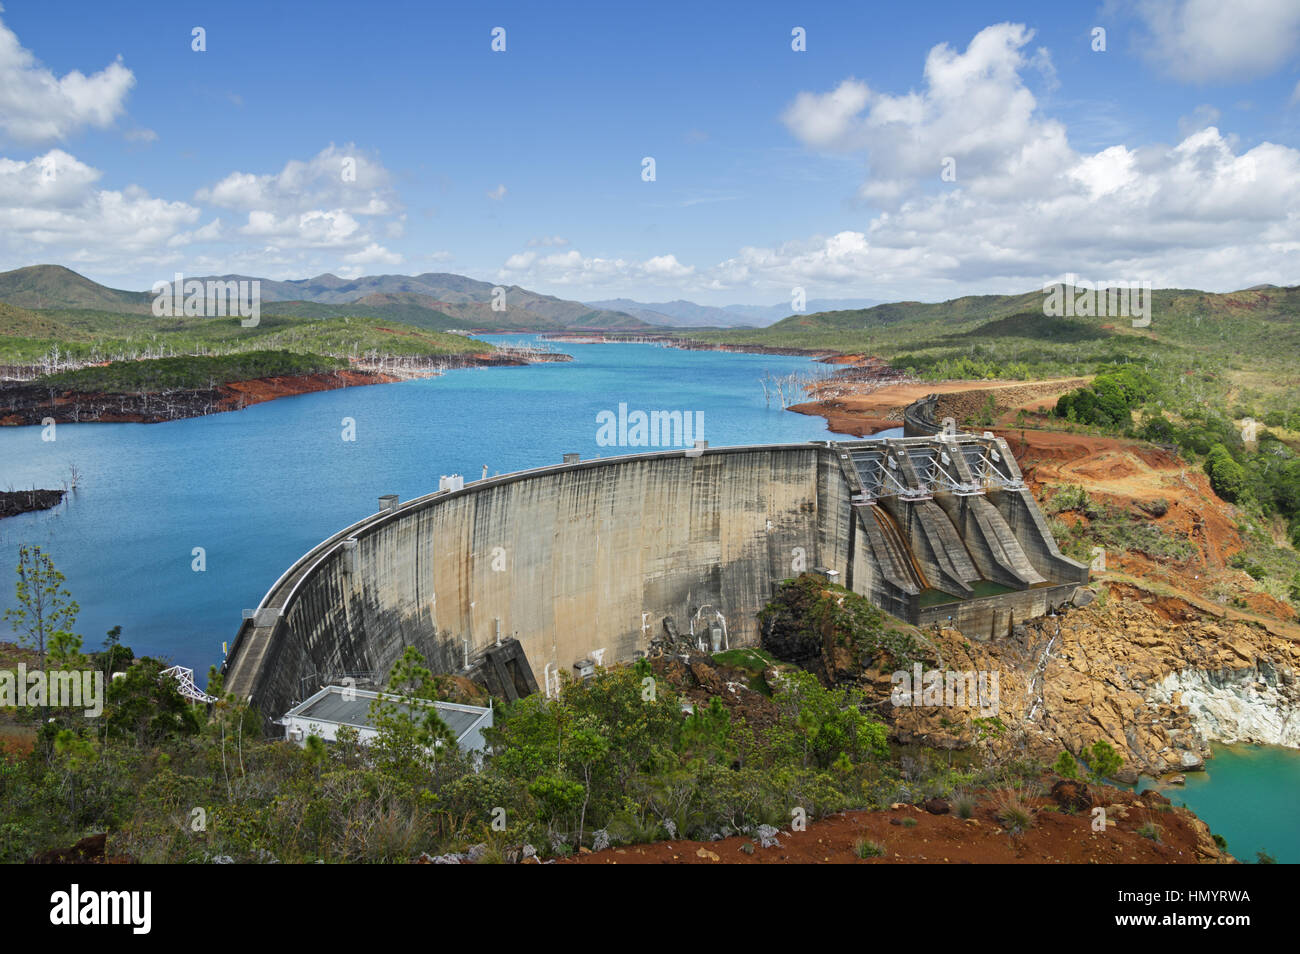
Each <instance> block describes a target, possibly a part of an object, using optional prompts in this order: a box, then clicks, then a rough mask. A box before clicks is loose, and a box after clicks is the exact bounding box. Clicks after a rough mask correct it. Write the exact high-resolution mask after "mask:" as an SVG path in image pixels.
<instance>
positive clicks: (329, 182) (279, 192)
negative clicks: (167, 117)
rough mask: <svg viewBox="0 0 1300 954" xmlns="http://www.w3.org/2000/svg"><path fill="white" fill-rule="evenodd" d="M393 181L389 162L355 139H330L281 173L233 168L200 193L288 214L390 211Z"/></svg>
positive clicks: (231, 205)
mask: <svg viewBox="0 0 1300 954" xmlns="http://www.w3.org/2000/svg"><path fill="white" fill-rule="evenodd" d="M391 180H392V176H391V175H390V173H389V172H388V170H387V169H385V168H384V166H383V164H382V163H380V162H379V160H378V159H377V158H375V157H374V156H373V155H368V154H367V153H366V152H365V151H364V150H362V149H360V148H358V147H357V146H356V145H355V144H354V143H348V144H346V145H344V146H341V147H340V146H335V145H334V144H333V143H330V145H329V146H327V147H326V148H325V149H322V150H321V151H320V152H319V153H317V154H316V155H315V156H313V157H312V158H311V159H307V160H300V159H291V160H290V161H289V162H286V163H285V164H284V168H282V169H281V170H280V171H279V172H277V173H271V174H263V175H259V174H256V173H251V172H238V171H236V172H232V173H230V174H229V175H227V176H226V177H225V178H224V179H222V180H220V181H219V182H217V183H215V184H213V185H211V186H205V187H203V188H201V189H199V190H198V192H196V193H195V196H194V197H195V198H196V199H197V200H198V201H200V202H209V203H211V204H213V205H219V206H222V207H224V208H228V209H234V210H237V211H241V212H252V211H260V212H273V213H276V214H277V215H285V214H287V213H289V212H310V211H321V210H325V209H332V210H337V211H341V212H347V213H349V214H352V215H366V216H374V215H388V214H391V213H394V212H396V211H397V208H398V203H397V200H396V195H395V193H394V192H393V191H392V188H391Z"/></svg>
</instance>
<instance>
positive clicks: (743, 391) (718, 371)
mask: <svg viewBox="0 0 1300 954" xmlns="http://www.w3.org/2000/svg"><path fill="white" fill-rule="evenodd" d="M488 340H507V341H526V342H530V343H536V342H537V339H536V338H533V337H530V336H517V335H516V336H503V337H497V336H492V337H490V338H489V339H488ZM561 350H563V351H565V352H566V353H568V354H572V355H573V357H574V360H573V361H572V362H565V363H547V364H537V365H531V366H528V367H522V368H487V369H466V370H458V371H451V372H448V373H447V374H444V375H442V376H440V377H436V378H426V379H421V380H416V381H406V382H402V383H398V384H383V385H370V386H366V387H354V388H344V389H341V390H337V391H325V392H320V393H316V394H306V395H302V396H299V397H292V398H283V399H281V400H277V401H270V402H267V403H265V404H258V405H254V406H253V407H249V408H246V409H244V410H242V411H235V412H229V413H225V414H214V415H211V416H208V417H200V418H192V419H188V420H182V421H172V422H168V423H163V424H60V425H58V428H57V431H56V439H55V440H54V441H50V442H45V441H42V439H41V428H39V427H20V428H14V427H4V428H0V489H9V488H11V487H12V488H13V489H15V490H19V489H26V488H30V487H33V486H35V487H52V488H58V487H61V486H63V481H64V480H65V479H66V478H67V476H68V466H69V464H70V463H75V464H76V465H77V467H78V468H79V469H80V471H81V475H82V476H81V482H80V484H79V486H78V488H77V491H76V493H74V494H69V495H68V498H67V501H66V503H65V504H64V505H62V506H60V507H58V508H56V509H55V510H52V511H46V512H43V513H33V514H24V515H22V516H19V517H11V518H9V519H6V520H4V521H2V522H0V606H9V605H11V604H12V599H13V580H14V564H15V561H16V559H17V550H18V545H19V544H20V543H31V544H40V545H41V546H42V547H44V548H45V550H46V552H48V553H49V554H50V556H51V558H52V559H53V560H54V563H55V565H56V566H57V567H58V568H59V570H60V571H62V572H63V573H64V574H65V575H66V576H67V587H68V589H69V590H70V591H71V593H72V596H73V598H74V599H76V600H77V601H78V602H79V603H80V604H81V615H80V618H79V620H78V632H80V633H81V634H82V635H83V637H84V638H85V646H86V648H87V649H88V650H91V649H98V648H99V647H100V644H101V642H102V640H103V636H104V633H105V632H106V631H107V630H108V629H109V628H110V627H112V626H114V625H117V624H121V626H122V630H123V632H122V639H123V642H124V643H125V644H126V645H128V646H130V647H131V648H132V649H134V650H135V651H136V653H137V654H141V655H145V654H147V655H155V656H160V657H164V658H168V659H171V660H172V661H174V662H177V663H180V664H182V665H185V666H191V667H193V668H194V669H195V672H196V675H198V676H199V678H200V681H201V680H202V679H203V678H204V676H205V674H206V673H207V669H208V666H209V665H210V664H212V663H219V662H220V660H221V646H222V642H223V641H226V640H231V639H233V638H234V634H235V631H236V629H237V628H238V626H239V622H240V618H241V611H242V610H243V609H244V608H245V607H248V608H251V607H254V606H256V605H257V604H258V602H259V601H260V600H261V598H262V596H263V594H264V593H265V592H266V591H267V590H268V589H269V588H270V586H271V584H272V583H274V582H275V580H276V578H277V577H279V575H280V574H281V573H282V572H283V571H284V570H285V569H286V568H287V567H288V566H289V564H291V563H292V562H293V561H294V560H296V559H297V558H298V557H299V556H300V555H301V554H302V553H304V552H305V551H307V550H309V549H310V548H311V547H313V546H314V545H315V544H316V543H318V542H320V540H322V539H324V538H325V537H327V536H329V535H330V534H332V533H334V532H335V531H336V530H339V529H341V528H343V527H345V526H347V525H348V524H351V523H353V522H355V521H357V520H359V519H361V518H362V517H364V516H366V515H367V514H371V513H374V512H375V511H376V510H377V509H378V501H377V498H378V497H379V495H380V494H384V493H396V494H400V495H401V498H402V499H403V500H406V499H409V498H411V497H415V496H418V495H420V494H425V493H429V492H431V491H434V490H437V488H438V477H439V475H441V474H453V473H458V474H462V475H463V476H464V477H465V479H466V480H475V479H478V478H479V477H481V476H482V473H483V465H484V464H487V465H488V467H489V473H490V474H491V473H497V472H500V473H506V472H509V471H514V470H521V469H524V468H528V467H536V466H539V465H543V464H554V463H559V462H560V459H561V455H562V454H563V453H565V452H572V451H576V452H578V453H580V454H581V455H582V457H583V458H584V459H587V458H592V457H598V456H605V457H610V456H616V455H618V454H627V453H636V452H637V451H638V450H645V449H650V448H638V447H627V448H616V447H601V446H598V444H597V440H596V439H597V423H596V416H597V414H598V413H599V412H601V411H610V412H613V413H615V414H617V412H618V405H619V403H620V402H625V403H626V404H627V406H628V409H629V411H631V410H636V409H641V410H646V411H649V410H668V411H671V410H680V411H683V412H686V411H690V412H700V413H702V414H703V420H704V433H703V435H702V436H703V438H704V439H705V440H707V441H709V443H710V444H711V445H713V446H722V445H730V444H750V443H755V444H759V443H779V442H782V441H803V440H823V439H826V438H829V437H831V436H832V435H831V434H830V433H829V432H828V431H827V430H826V424H825V421H824V420H823V419H821V418H818V417H809V416H807V415H803V414H792V413H790V412H789V411H784V410H782V409H781V408H780V405H779V402H778V401H777V400H776V399H775V398H773V400H772V404H771V406H768V405H767V404H765V401H764V396H763V389H762V386H761V385H760V383H759V378H760V377H761V376H762V375H763V374H764V372H766V371H770V372H771V373H772V374H774V375H784V374H790V373H800V374H804V375H816V374H823V373H829V370H830V369H829V368H827V367H826V366H825V365H820V364H816V363H814V362H812V361H810V360H808V359H806V358H798V357H788V356H780V355H751V354H733V353H724V352H715V351H680V350H674V349H668V348H661V347H656V346H652V345H644V344H569V343H567V342H565V343H563V345H562V346H561ZM344 418H352V419H353V420H355V422H356V425H355V426H356V440H355V441H352V442H349V441H345V440H343V430H344V425H343V419H344ZM891 433H892V432H891ZM196 547H202V548H203V549H204V551H205V559H206V567H207V568H206V570H205V571H203V572H196V571H195V570H194V569H193V568H192V566H193V562H194V560H195V557H194V555H193V552H194V548H196ZM4 638H12V634H10V633H9V632H8V627H7V626H4V625H3V624H2V623H0V639H4Z"/></svg>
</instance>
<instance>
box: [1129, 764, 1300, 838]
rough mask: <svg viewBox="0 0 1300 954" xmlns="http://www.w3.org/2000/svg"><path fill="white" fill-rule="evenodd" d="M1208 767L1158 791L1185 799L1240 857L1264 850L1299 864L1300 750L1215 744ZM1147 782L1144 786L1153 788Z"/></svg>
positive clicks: (1173, 798) (1182, 801)
mask: <svg viewBox="0 0 1300 954" xmlns="http://www.w3.org/2000/svg"><path fill="white" fill-rule="evenodd" d="M1213 750H1214V758H1212V759H1209V760H1207V761H1206V763H1205V771H1204V772H1188V773H1187V784H1186V785H1185V786H1177V785H1170V786H1163V787H1161V789H1160V791H1161V794H1163V795H1164V796H1165V797H1166V798H1168V799H1169V800H1170V801H1171V802H1173V803H1174V804H1175V805H1186V806H1187V807H1188V808H1190V809H1191V810H1192V811H1194V812H1195V813H1196V815H1197V817H1199V818H1200V819H1201V820H1202V821H1204V822H1205V823H1206V824H1207V825H1209V826H1210V831H1212V832H1214V833H1215V834H1216V835H1222V836H1223V837H1224V838H1225V839H1227V842H1228V851H1229V853H1230V854H1232V856H1233V857H1235V858H1236V859H1237V860H1238V861H1242V862H1254V861H1255V859H1256V852H1259V851H1266V852H1268V853H1269V854H1270V855H1272V856H1273V857H1274V858H1275V859H1276V860H1277V861H1279V862H1281V863H1284V864H1300V821H1297V819H1296V812H1295V797H1296V796H1295V793H1296V792H1297V791H1300V752H1297V751H1296V750H1295V749H1287V748H1282V747H1280V746H1276V745H1216V746H1214V747H1213ZM1151 787H1152V785H1151V783H1150V782H1144V783H1143V784H1142V785H1141V786H1139V788H1140V789H1146V788H1151Z"/></svg>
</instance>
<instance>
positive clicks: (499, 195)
mask: <svg viewBox="0 0 1300 954" xmlns="http://www.w3.org/2000/svg"><path fill="white" fill-rule="evenodd" d="M487 197H488V198H489V199H491V200H493V201H494V202H500V201H501V200H502V199H504V198H505V197H506V187H505V186H504V185H498V186H497V187H496V188H495V189H490V190H488V193H487Z"/></svg>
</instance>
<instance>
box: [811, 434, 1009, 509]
mask: <svg viewBox="0 0 1300 954" xmlns="http://www.w3.org/2000/svg"><path fill="white" fill-rule="evenodd" d="M833 446H834V447H835V449H836V451H837V453H839V455H840V459H841V461H843V462H846V463H848V464H850V465H851V470H849V472H848V474H847V476H849V477H850V479H852V477H853V476H854V475H856V477H857V486H856V487H855V488H854V491H855V492H854V496H853V502H854V503H855V504H869V503H874V502H875V501H876V500H878V499H880V498H882V497H900V498H902V499H903V500H909V501H911V500H929V499H931V498H932V497H933V496H934V494H936V493H951V494H956V495H957V496H962V497H969V496H975V495H979V494H983V493H984V492H985V491H987V490H992V489H995V490H1023V489H1024V486H1025V482H1024V478H1023V476H1022V475H1021V473H1020V468H1019V467H1018V466H1017V465H1016V462H1015V460H1014V459H1013V458H1012V456H1011V454H1010V453H1008V452H1007V450H1006V447H1005V444H1003V442H1002V441H1000V440H999V439H998V438H995V437H994V436H993V435H992V434H991V433H987V432H986V433H985V434H984V435H983V436H978V437H977V436H975V435H973V434H936V435H935V436H933V437H902V438H885V439H879V440H864V441H839V442H836V443H835V444H834V445H833Z"/></svg>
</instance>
